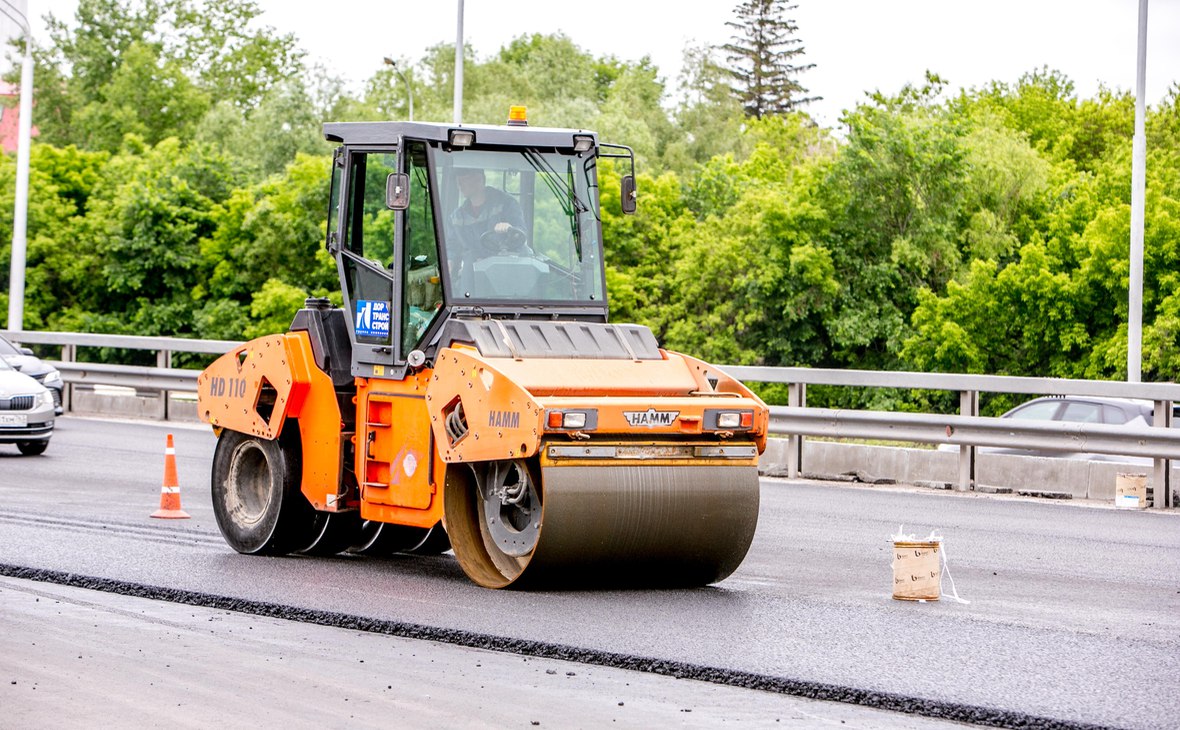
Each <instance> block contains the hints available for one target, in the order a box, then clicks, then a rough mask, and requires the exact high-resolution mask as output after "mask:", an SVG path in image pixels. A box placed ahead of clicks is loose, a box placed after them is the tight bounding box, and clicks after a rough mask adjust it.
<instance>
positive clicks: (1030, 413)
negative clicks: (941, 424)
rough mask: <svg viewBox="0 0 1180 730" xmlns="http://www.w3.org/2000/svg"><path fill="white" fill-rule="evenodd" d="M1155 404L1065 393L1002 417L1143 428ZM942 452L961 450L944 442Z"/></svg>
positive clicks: (1139, 460)
mask: <svg viewBox="0 0 1180 730" xmlns="http://www.w3.org/2000/svg"><path fill="white" fill-rule="evenodd" d="M1153 410H1154V404H1153V403H1152V402H1151V401H1148V400H1133V399H1130V398H1099V397H1095V396H1082V395H1066V396H1047V397H1044V398H1034V399H1033V400H1030V401H1028V402H1026V403H1021V404H1020V405H1018V406H1016V407H1015V408H1013V409H1012V410H1010V411H1008V412H1007V413H1005V414H1003V415H1002V416H1000V418H1011V419H1013V420H1018V421H1060V422H1064V423H1104V424H1107V425H1111V426H1128V427H1140V426H1150V425H1152V423H1153V415H1152V414H1153ZM938 448H939V451H958V450H959V447H958V446H953V445H950V444H942V445H940V446H939V447H938ZM976 451H977V453H980V454H1017V455H1021V456H1050V457H1057V458H1064V459H1086V460H1090V461H1117V462H1121V463H1128V464H1151V463H1152V460H1151V459H1148V458H1145V457H1142V456H1117V455H1113V454H1091V453H1085V452H1080V451H1043V450H1039V449H1037V450H1034V449H1017V448H1002V447H997V446H980V447H977V449H976Z"/></svg>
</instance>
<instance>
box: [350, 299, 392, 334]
mask: <svg viewBox="0 0 1180 730" xmlns="http://www.w3.org/2000/svg"><path fill="white" fill-rule="evenodd" d="M355 321H356V336H357V337H378V338H381V339H385V340H387V339H389V302H387V301H383V300H380V299H359V300H357V302H356V320H355Z"/></svg>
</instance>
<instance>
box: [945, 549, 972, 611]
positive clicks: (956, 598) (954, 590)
mask: <svg viewBox="0 0 1180 730" xmlns="http://www.w3.org/2000/svg"><path fill="white" fill-rule="evenodd" d="M939 547H940V548H942V572H943V573H946V577H947V580H949V581H950V582H951V593H953V594H954V595H950V594H948V593H947V592H946V591H942V595H943V596H945V597H946V598H950V599H951V600H954V601H958V602H959V603H964V604H970V603H971V601H967V600H964V599H962V598H959V590H958V589H957V588H955V579H954V578H952V577H951V569H950V567H949V566H948V565H947V564H946V545H939Z"/></svg>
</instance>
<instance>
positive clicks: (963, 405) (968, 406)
mask: <svg viewBox="0 0 1180 730" xmlns="http://www.w3.org/2000/svg"><path fill="white" fill-rule="evenodd" d="M959 414H960V415H963V416H978V415H979V391H978V390H961V391H959ZM972 489H975V447H974V446H973V445H971V444H959V481H958V482H956V483H955V491H957V492H969V491H971V490H972Z"/></svg>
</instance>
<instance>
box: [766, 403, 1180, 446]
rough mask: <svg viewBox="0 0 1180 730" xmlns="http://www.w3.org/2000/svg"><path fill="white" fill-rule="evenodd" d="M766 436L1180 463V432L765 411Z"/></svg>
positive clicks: (980, 419) (995, 420)
mask: <svg viewBox="0 0 1180 730" xmlns="http://www.w3.org/2000/svg"><path fill="white" fill-rule="evenodd" d="M770 430H771V432H772V433H790V434H801V435H804V436H824V437H829V438H867V439H880V440H883V441H916V442H919V443H928V444H950V445H955V446H995V447H999V448H1020V449H1029V450H1035V451H1041V450H1047V451H1052V450H1058V451H1079V452H1085V453H1091V454H1115V455H1120V456H1143V457H1148V458H1154V457H1167V458H1169V459H1180V429H1175V428H1172V429H1163V428H1156V427H1154V426H1142V427H1133V426H1114V425H1109V424H1104V423H1065V422H1052V421H1020V420H1015V419H1002V418H987V417H980V416H974V417H972V416H948V415H937V414H931V413H891V412H888V411H853V410H836V409H831V408H793V407H771V409H770Z"/></svg>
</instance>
